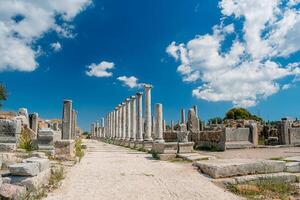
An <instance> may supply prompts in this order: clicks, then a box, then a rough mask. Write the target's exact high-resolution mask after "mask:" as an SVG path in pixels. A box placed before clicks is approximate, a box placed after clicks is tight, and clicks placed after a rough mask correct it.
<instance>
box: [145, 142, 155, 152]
mask: <svg viewBox="0 0 300 200" xmlns="http://www.w3.org/2000/svg"><path fill="white" fill-rule="evenodd" d="M152 144H153V141H143V149H144V150H145V151H151V149H152Z"/></svg>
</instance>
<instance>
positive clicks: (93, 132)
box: [91, 123, 95, 137]
mask: <svg viewBox="0 0 300 200" xmlns="http://www.w3.org/2000/svg"><path fill="white" fill-rule="evenodd" d="M91 135H92V137H95V124H94V123H92V124H91Z"/></svg>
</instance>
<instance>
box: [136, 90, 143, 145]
mask: <svg viewBox="0 0 300 200" xmlns="http://www.w3.org/2000/svg"><path fill="white" fill-rule="evenodd" d="M142 96H143V93H141V92H138V93H136V97H137V116H136V117H137V118H136V119H137V120H136V121H137V135H136V140H137V141H143V101H142Z"/></svg>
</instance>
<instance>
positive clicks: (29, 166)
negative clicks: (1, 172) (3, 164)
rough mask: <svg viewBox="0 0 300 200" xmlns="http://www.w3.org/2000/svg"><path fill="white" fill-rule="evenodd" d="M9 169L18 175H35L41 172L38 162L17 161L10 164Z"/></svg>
mask: <svg viewBox="0 0 300 200" xmlns="http://www.w3.org/2000/svg"><path fill="white" fill-rule="evenodd" d="M8 169H9V171H10V173H11V174H12V175H16V176H35V175H37V174H38V173H39V172H40V169H39V164H38V163H16V164H13V165H9V166H8Z"/></svg>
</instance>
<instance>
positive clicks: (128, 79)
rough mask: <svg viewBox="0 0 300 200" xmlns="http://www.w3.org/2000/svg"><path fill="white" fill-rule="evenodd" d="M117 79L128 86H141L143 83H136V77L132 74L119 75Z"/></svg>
mask: <svg viewBox="0 0 300 200" xmlns="http://www.w3.org/2000/svg"><path fill="white" fill-rule="evenodd" d="M117 79H118V80H119V81H121V82H123V84H124V85H125V86H127V87H129V88H136V87H141V86H142V85H143V84H142V83H138V79H137V78H136V77H134V76H130V77H127V76H119V77H118V78H117Z"/></svg>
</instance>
